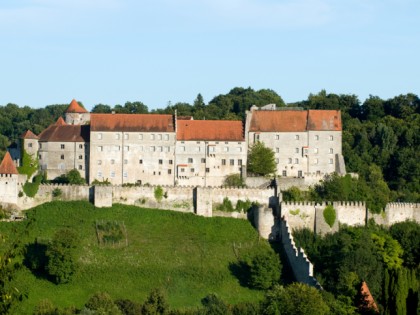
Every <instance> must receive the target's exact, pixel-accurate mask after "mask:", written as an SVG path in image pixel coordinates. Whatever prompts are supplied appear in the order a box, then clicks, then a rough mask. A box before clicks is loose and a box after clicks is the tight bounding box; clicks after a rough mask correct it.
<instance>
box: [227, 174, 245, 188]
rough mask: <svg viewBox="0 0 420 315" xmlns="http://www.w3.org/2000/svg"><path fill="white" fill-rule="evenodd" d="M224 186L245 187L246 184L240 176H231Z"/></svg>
mask: <svg viewBox="0 0 420 315" xmlns="http://www.w3.org/2000/svg"><path fill="white" fill-rule="evenodd" d="M223 186H228V187H244V186H245V184H244V181H243V179H242V177H241V175H240V174H231V175H228V176H226V178H225V181H224V183H223Z"/></svg>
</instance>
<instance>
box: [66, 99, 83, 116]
mask: <svg viewBox="0 0 420 315" xmlns="http://www.w3.org/2000/svg"><path fill="white" fill-rule="evenodd" d="M66 113H88V111H87V110H86V109H84V108H83V107H82V106H80V105H79V103H77V101H76V100H75V99H73V100H72V101H71V103H70V105H69V107H67V109H66Z"/></svg>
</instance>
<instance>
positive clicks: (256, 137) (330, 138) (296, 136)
mask: <svg viewBox="0 0 420 315" xmlns="http://www.w3.org/2000/svg"><path fill="white" fill-rule="evenodd" d="M254 138H255V140H256V141H259V140H260V134H259V133H256V134H255V135H254ZM319 139H320V138H319V135H315V136H314V140H317V141H318V140H319ZM274 140H280V135H274ZM295 140H300V135H295ZM328 140H329V141H334V136H333V135H329V136H328Z"/></svg>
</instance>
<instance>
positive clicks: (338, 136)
mask: <svg viewBox="0 0 420 315" xmlns="http://www.w3.org/2000/svg"><path fill="white" fill-rule="evenodd" d="M341 141H342V132H341V131H308V153H309V154H308V160H309V161H308V171H307V172H308V173H310V174H331V173H334V172H335V171H336V170H335V165H336V161H335V159H336V157H335V155H336V154H340V155H341V154H342V148H341Z"/></svg>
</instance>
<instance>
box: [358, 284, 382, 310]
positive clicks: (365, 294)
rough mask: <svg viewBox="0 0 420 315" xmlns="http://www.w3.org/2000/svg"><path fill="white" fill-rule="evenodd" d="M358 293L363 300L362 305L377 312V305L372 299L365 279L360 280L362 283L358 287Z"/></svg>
mask: <svg viewBox="0 0 420 315" xmlns="http://www.w3.org/2000/svg"><path fill="white" fill-rule="evenodd" d="M360 293H361V295H362V299H363V301H364V303H362V305H363V306H365V307H367V308H369V309H372V310H374V311H376V312H379V310H378V306H377V305H376V303H375V300H374V299H373V296H372V294H371V293H370V290H369V287H368V285H367V283H366V282H365V281H363V282H362V285H361V287H360Z"/></svg>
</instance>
